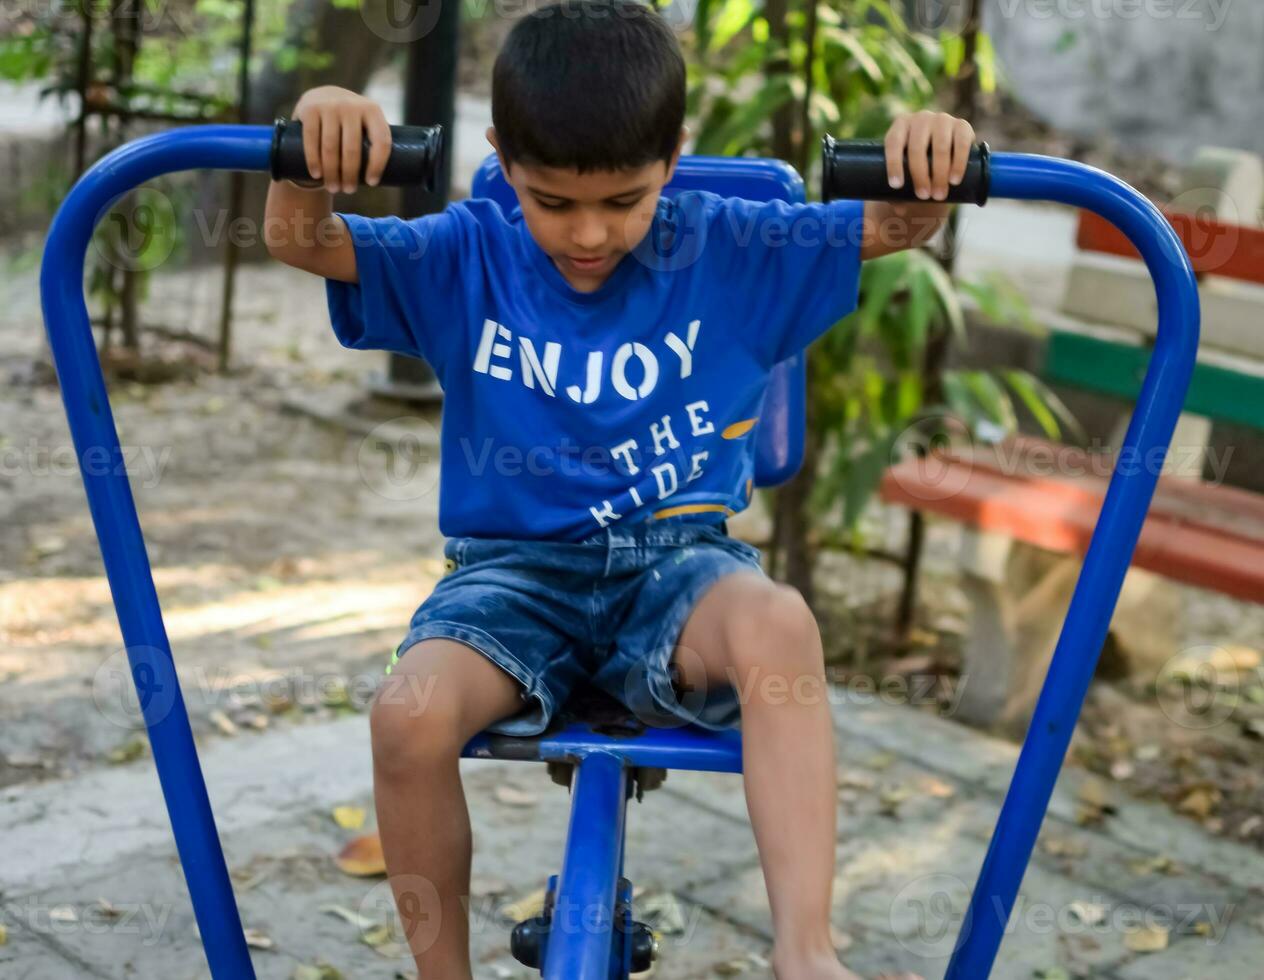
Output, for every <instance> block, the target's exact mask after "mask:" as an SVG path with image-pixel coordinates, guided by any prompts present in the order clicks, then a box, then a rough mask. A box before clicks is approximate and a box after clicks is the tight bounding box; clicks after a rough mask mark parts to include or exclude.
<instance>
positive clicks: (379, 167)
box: [364, 109, 391, 187]
mask: <svg viewBox="0 0 1264 980" xmlns="http://www.w3.org/2000/svg"><path fill="white" fill-rule="evenodd" d="M364 124H365V128H366V129H368V131H369V164H368V167H367V168H366V169H365V171H364V182H365V183H366V184H368V185H369V186H370V187H375V186H377V182H378V181H379V180H381V179H382V171H383V170H385V169H386V161H387V160H388V159H390V156H391V127H390V126H389V125H388V124H387V122H386V116H384V115H383V114H382V110H381V109H378V110H377V112H374V113H371V114H370V115H369V117H368V118H367V119H366V120H365V122H364Z"/></svg>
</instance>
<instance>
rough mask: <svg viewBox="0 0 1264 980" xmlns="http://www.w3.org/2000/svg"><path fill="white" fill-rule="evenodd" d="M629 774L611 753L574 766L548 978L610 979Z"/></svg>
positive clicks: (597, 754)
mask: <svg viewBox="0 0 1264 980" xmlns="http://www.w3.org/2000/svg"><path fill="white" fill-rule="evenodd" d="M629 778H630V776H629V773H628V770H627V769H625V768H624V766H623V761H622V760H621V759H620V758H619V757H618V756H616V755H612V754H610V753H608V752H595V753H593V754H592V755H588V756H585V757H584V758H583V759H581V760H580V761H579V763H577V764H576V766H575V775H574V777H573V781H572V783H571V792H572V798H571V821H570V827H569V829H568V831H567V834H566V857H565V859H564V861H563V864H562V874H561V876H560V877H559V879H558V886H557V896H556V898H555V901H554V906H553V922H552V925H551V926H550V928H549V948H548V955H547V957H546V958H545V961H544V971H543V976H544V980H610V975H611V969H612V959H611V950H612V946H613V943H614V939H615V934H614V906H615V893H616V889H617V886H618V879H619V869H620V864H621V860H622V855H623V832H624V820H625V818H626V816H627V797H628V779H629Z"/></svg>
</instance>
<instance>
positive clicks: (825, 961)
mask: <svg viewBox="0 0 1264 980" xmlns="http://www.w3.org/2000/svg"><path fill="white" fill-rule="evenodd" d="M672 662H673V663H674V664H675V665H676V669H677V671H678V676H679V678H680V680H681V682H683V684H684V685H686V686H687V687H690V688H694V689H706V688H707V687H709V686H710V685H713V684H731V685H732V686H733V687H734V688H735V689H736V691H737V694H738V697H739V699H740V704H741V712H742V722H741V724H742V759H743V771H744V772H743V778H744V780H745V792H746V804H747V808H748V810H749V812H750V817H751V825H752V828H753V830H754V833H755V842H756V844H757V845H758V847H759V859H760V865H761V866H762V868H763V873H764V881H765V883H766V887H767V889H768V900H769V905H770V906H771V909H772V919H773V930H774V935H775V939H774V947H773V971H774V973H775V975H776V977H777V980H827V978H828V980H844V978H854V977H855V974H853V973H851V972H850V971H848V970H846V969H844V968H843V967H842V965H841V964H840V963H839V961H838V956H837V954H836V953H835V951H834V946H833V942H832V941H831V937H830V908H831V905H832V896H833V886H834V853H835V850H834V849H835V834H836V832H837V812H838V810H837V783H836V777H835V762H834V728H833V721H832V719H831V716H830V705H829V697H828V692H827V690H826V687H825V665H824V655H823V652H822V648H821V637H820V632H819V630H818V628H817V625H816V620H815V618H814V617H813V616H812V612H811V610H810V609H809V608H808V606H807V604H806V603H805V602H804V601H803V597H802V596H801V595H800V594H799V592H798V591H797V590H795V589H793V588H791V587H789V586H787V585H782V584H779V583H776V582H773V581H771V580H769V579H767V578H765V577H763V576H761V575H758V574H744V573H737V574H731V575H726V576H724V577H723V578H721V579H720V580H719V581H718V582H716V584H715V585H713V586H712V587H711V588H709V589H708V590H707V591H706V592H705V593H704V594H703V597H702V599H701V600H700V601H699V602H698V604H697V605H696V606H695V607H694V609H693V611H692V613H691V614H690V616H689V618H688V619H687V620H686V623H685V627H684V629H683V630H682V632H681V635H680V637H679V639H678V641H677V645H676V649H675V652H674V653H673V657H672Z"/></svg>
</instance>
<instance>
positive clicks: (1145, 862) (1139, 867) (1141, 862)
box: [1128, 854, 1181, 875]
mask: <svg viewBox="0 0 1264 980" xmlns="http://www.w3.org/2000/svg"><path fill="white" fill-rule="evenodd" d="M1128 868H1129V869H1130V870H1131V871H1132V873H1133V874H1138V875H1151V874H1162V875H1179V874H1181V867H1180V865H1178V864H1177V863H1176V862H1175V861H1173V860H1172V859H1171V858H1170V857H1168V856H1167V855H1166V854H1156V855H1154V856H1153V857H1148V858H1139V859H1138V860H1136V861H1129V862H1128Z"/></svg>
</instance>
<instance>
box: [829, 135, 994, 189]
mask: <svg viewBox="0 0 1264 980" xmlns="http://www.w3.org/2000/svg"><path fill="white" fill-rule="evenodd" d="M821 154H822V156H823V158H824V159H823V165H822V167H821V200H823V201H832V200H834V199H835V198H840V197H844V198H848V199H850V200H853V201H921V200H922V198H919V197H918V196H917V192H916V191H915V190H914V189H913V184H912V181H910V180H909V179H908V177H907V174H908V155H907V154H906V155H905V157H904V173H905V175H906V176H905V183H904V186H903V187H901V188H900V189H899V190H896V189H895V188H894V187H892V186H891V184H890V183H889V182H888V180H887V151H886V147H885V146H884V145H883V144H882V143H881V142H880V141H878V140H836V139H834V137H832V136H828V135H827V136H826V137H825V138H824V139H823V140H822V141H821ZM989 155H990V151H989V150H988V145H987V144H986V143H982V142H980V143H976V144H975V146H974V148H973V149H971V151H970V162H969V163H967V164H966V174H965V177H964V178H962V181H961V183H960V184H957V185H956V186H955V187H954V186H952V185H951V184H950V185H949V186H948V201H949V202H951V203H954V204H978V205H983V204H986V203H987V199H988V190H989V188H990V184H991V176H992V175H991V170H990V167H989V163H988V160H989Z"/></svg>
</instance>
